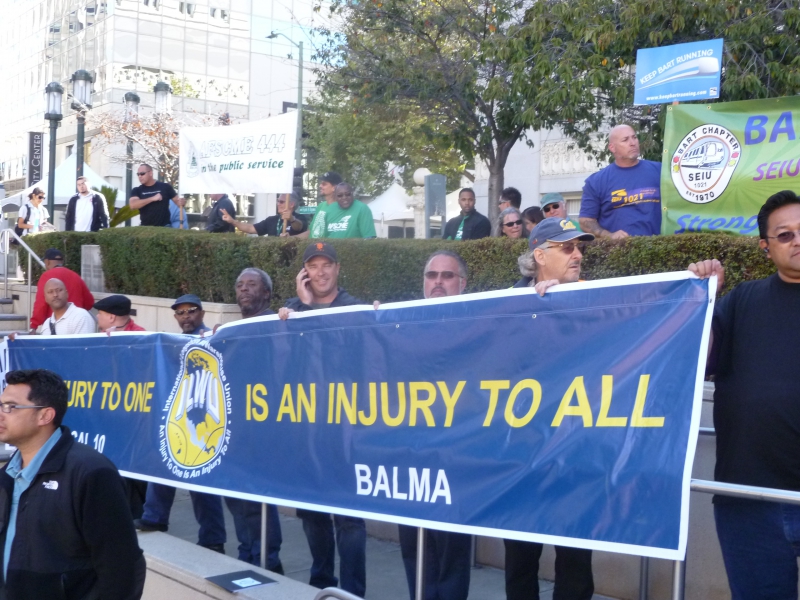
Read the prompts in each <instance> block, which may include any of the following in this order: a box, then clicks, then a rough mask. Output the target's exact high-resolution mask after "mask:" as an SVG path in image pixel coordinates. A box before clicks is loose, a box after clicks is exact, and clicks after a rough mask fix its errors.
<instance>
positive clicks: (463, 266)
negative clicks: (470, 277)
mask: <svg viewBox="0 0 800 600" xmlns="http://www.w3.org/2000/svg"><path fill="white" fill-rule="evenodd" d="M437 256H448V257H450V258H452V259H453V260H455V261H456V262H457V263H458V274H459V275H460V276H461V277H463V278H464V279H466V278H467V263H466V261H465V260H464V259H463V258H461V257H460V256H459V255H458V254H456V253H455V252H451V251H450V250H437V251H436V252H434V253H433V254H431V255H430V256H429V257H428V260H426V261H425V270H426V271H427V270H428V265H429V264H431V261H432V260H433V259H434V258H436V257H437Z"/></svg>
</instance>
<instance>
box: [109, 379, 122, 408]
mask: <svg viewBox="0 0 800 600" xmlns="http://www.w3.org/2000/svg"><path fill="white" fill-rule="evenodd" d="M114 394H116V395H117V401H116V402H114ZM120 402H122V388H121V387H120V385H119V383H117V382H116V381H115V382H114V383H113V384H112V385H111V392H110V393H109V394H108V410H117V408H119V403H120Z"/></svg>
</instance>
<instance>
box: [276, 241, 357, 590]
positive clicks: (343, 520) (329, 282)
mask: <svg viewBox="0 0 800 600" xmlns="http://www.w3.org/2000/svg"><path fill="white" fill-rule="evenodd" d="M296 281H297V297H295V298H290V299H289V300H287V301H286V306H284V307H283V308H281V309H280V310H279V311H278V315H279V316H280V318H281V319H284V320H286V319H288V318H289V314H290V313H293V312H295V311H298V312H303V311H308V310H317V309H320V308H334V307H336V306H352V305H354V304H364V303H363V302H361V301H360V300H358V299H357V298H353V296H351V295H350V294H348V293H347V292H345V291H344V290H343V289H342V288H340V287H339V257H338V255H337V254H336V249H335V248H334V247H333V246H331V245H330V244H328V243H327V242H314V243H313V244H311V245H310V246H308V248H306V251H305V252H304V253H303V268H302V269H301V270H300V273H298V275H297V279H296ZM297 516H298V517H300V518H301V519H302V520H303V531H304V532H305V534H306V538H307V539H308V547H309V549H310V550H311V559H312V564H311V577H310V579H309V582H308V583H309V585H313V586H314V587H318V588H320V589H323V588H326V587H336V586H337V585H338V584H339V580H341V587H342V589H344V590H346V591H348V592H350V593H351V594H355V595H356V596H358V597H360V598H363V597H364V593H365V591H366V588H367V570H366V555H367V550H366V545H367V529H366V524H365V523H364V519H359V518H357V517H345V516H343V515H333V523H331V515H329V514H326V513H320V512H315V511H312V510H304V509H297ZM334 527H335V529H336V536H335V537H334ZM337 544H338V546H339V559H340V565H339V579H337V578H336V577H335V576H334V574H333V573H334V566H335V558H336V546H337Z"/></svg>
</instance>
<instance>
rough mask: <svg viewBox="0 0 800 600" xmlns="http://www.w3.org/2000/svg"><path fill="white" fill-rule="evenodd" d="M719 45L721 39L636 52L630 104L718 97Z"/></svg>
mask: <svg viewBox="0 0 800 600" xmlns="http://www.w3.org/2000/svg"><path fill="white" fill-rule="evenodd" d="M722 42H723V40H722V38H720V39H716V40H708V41H704V42H691V43H688V44H676V45H674V46H666V47H664V48H645V49H642V50H639V51H638V52H637V53H636V87H635V91H634V97H633V103H634V104H636V105H637V106H638V105H642V104H667V103H670V102H674V101H676V100H677V101H679V102H688V101H689V100H709V99H711V98H719V78H720V72H721V66H722Z"/></svg>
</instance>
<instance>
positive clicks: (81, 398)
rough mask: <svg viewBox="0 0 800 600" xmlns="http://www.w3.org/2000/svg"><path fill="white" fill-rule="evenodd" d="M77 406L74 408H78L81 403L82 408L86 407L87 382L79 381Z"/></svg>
mask: <svg viewBox="0 0 800 600" xmlns="http://www.w3.org/2000/svg"><path fill="white" fill-rule="evenodd" d="M75 388H76V390H75V404H74V406H78V403H80V406H81V407H85V406H86V382H85V381H79V382H78V385H76V386H75Z"/></svg>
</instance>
